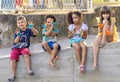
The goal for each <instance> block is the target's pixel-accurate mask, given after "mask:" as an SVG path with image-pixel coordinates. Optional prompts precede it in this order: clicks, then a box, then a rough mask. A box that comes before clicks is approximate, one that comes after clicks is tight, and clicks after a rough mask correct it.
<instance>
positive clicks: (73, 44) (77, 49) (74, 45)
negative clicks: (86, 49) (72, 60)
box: [72, 43, 81, 65]
mask: <svg viewBox="0 0 120 82" xmlns="http://www.w3.org/2000/svg"><path fill="white" fill-rule="evenodd" d="M72 46H73V47H74V49H75V52H76V57H77V60H78V64H79V65H81V59H80V45H79V44H78V43H72Z"/></svg>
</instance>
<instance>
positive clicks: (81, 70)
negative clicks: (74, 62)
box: [80, 65, 85, 73]
mask: <svg viewBox="0 0 120 82" xmlns="http://www.w3.org/2000/svg"><path fill="white" fill-rule="evenodd" d="M80 72H82V73H85V68H84V66H83V65H80Z"/></svg>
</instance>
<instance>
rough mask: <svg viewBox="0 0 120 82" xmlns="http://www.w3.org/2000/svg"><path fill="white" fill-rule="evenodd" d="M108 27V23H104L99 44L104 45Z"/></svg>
mask: <svg viewBox="0 0 120 82" xmlns="http://www.w3.org/2000/svg"><path fill="white" fill-rule="evenodd" d="M108 27H109V25H108V24H105V25H104V27H103V35H102V41H101V45H104V44H105V43H106V42H107V37H106V31H107V29H108Z"/></svg>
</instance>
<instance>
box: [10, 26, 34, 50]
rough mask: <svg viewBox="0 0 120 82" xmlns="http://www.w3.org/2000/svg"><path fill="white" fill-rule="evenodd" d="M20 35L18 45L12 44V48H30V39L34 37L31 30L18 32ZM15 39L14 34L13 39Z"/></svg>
mask: <svg viewBox="0 0 120 82" xmlns="http://www.w3.org/2000/svg"><path fill="white" fill-rule="evenodd" d="M20 32H21V33H22V35H21V36H20V41H19V42H18V43H13V46H12V49H13V48H28V47H29V46H30V37H31V36H34V35H33V32H32V30H31V29H29V28H27V29H26V30H25V31H22V30H20ZM16 37H17V35H16V34H14V39H15V38H16Z"/></svg>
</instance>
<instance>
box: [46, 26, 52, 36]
mask: <svg viewBox="0 0 120 82" xmlns="http://www.w3.org/2000/svg"><path fill="white" fill-rule="evenodd" d="M53 28H54V27H53V26H51V27H50V29H48V30H47V32H46V33H45V35H46V36H50V35H51V33H52V30H53Z"/></svg>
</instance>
